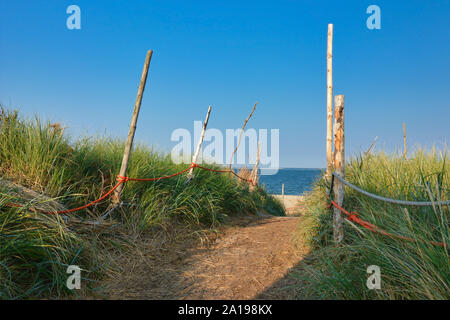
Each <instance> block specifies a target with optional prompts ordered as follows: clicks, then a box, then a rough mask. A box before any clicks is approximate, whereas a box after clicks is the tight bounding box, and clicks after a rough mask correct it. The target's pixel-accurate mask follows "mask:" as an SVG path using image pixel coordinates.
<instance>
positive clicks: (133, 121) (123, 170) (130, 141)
mask: <svg viewBox="0 0 450 320" xmlns="http://www.w3.org/2000/svg"><path fill="white" fill-rule="evenodd" d="M152 54H153V50H148V51H147V56H146V58H145V63H144V70H143V71H142V76H141V82H140V83H139V88H138V93H137V97H136V103H135V104H134V111H133V116H132V117H131V124H130V131H129V132H128V138H127V142H126V144H125V150H124V152H123V158H122V166H121V167H120V173H119V175H121V176H123V177H125V176H126V174H127V168H128V160H129V159H130V153H131V148H132V146H133V139H134V133H135V132H136V123H137V120H138V116H139V110H140V108H141V102H142V95H143V93H144V89H145V83H146V81H147V74H148V68H149V66H150V60H151V59H152ZM123 186H124V185H123V183H122V184H121V185H120V186H119V187H118V188H117V189H116V190H115V191H114V195H113V198H112V201H113V203H114V204H116V205H117V204H119V202H120V194H121V193H122V190H123Z"/></svg>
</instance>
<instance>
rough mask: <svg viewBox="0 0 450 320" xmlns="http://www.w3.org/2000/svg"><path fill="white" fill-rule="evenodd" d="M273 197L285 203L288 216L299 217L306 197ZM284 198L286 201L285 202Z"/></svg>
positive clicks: (276, 195)
mask: <svg viewBox="0 0 450 320" xmlns="http://www.w3.org/2000/svg"><path fill="white" fill-rule="evenodd" d="M272 196H273V197H275V198H276V199H278V200H280V201H281V203H283V205H284V208H285V210H286V214H287V215H297V214H299V212H300V208H301V202H302V200H303V197H304V196H294V195H284V196H282V195H281V194H273V195H272ZM283 197H284V200H283Z"/></svg>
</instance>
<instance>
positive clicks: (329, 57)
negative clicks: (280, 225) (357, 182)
mask: <svg viewBox="0 0 450 320" xmlns="http://www.w3.org/2000/svg"><path fill="white" fill-rule="evenodd" d="M327 40H328V41H327V172H326V177H327V179H328V180H329V179H330V177H331V171H332V170H333V150H332V149H333V25H332V24H329V25H328V39H327Z"/></svg>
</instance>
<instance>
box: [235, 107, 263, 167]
mask: <svg viewBox="0 0 450 320" xmlns="http://www.w3.org/2000/svg"><path fill="white" fill-rule="evenodd" d="M257 104H258V102H256V103H255V105H254V106H253V109H252V112H250V114H249V116H248V117H247V119H245V121H244V125H243V126H242V129H241V132H240V134H239V140H238V144H237V146H236V148H235V149H234V151H233V153H232V154H231V158H230V166H229V168H230V169H231V164H232V163H233V157H234V154H235V153H236V151H237V150H238V148H239V145H240V144H241V138H242V134H243V133H244V129H245V126H246V125H247V122H248V120H250V118H251V117H252V115H253V112H255V109H256V105H257Z"/></svg>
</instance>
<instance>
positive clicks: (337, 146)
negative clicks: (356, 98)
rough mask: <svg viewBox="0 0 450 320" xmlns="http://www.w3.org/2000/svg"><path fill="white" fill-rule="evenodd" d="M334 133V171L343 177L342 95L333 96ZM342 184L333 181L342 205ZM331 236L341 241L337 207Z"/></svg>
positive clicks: (340, 226) (341, 223)
mask: <svg viewBox="0 0 450 320" xmlns="http://www.w3.org/2000/svg"><path fill="white" fill-rule="evenodd" d="M334 103H335V114H334V116H335V120H334V121H335V123H334V126H335V134H334V167H335V170H336V173H337V174H339V175H340V176H341V177H343V178H344V177H345V136H344V96H343V95H337V96H336V97H335V101H334ZM344 190H345V189H344V184H343V183H342V182H341V181H340V180H338V179H335V181H334V201H335V202H336V203H337V204H338V205H340V206H342V204H343V202H344ZM333 238H334V241H335V242H336V243H341V242H342V240H343V239H344V218H343V217H342V213H341V211H340V210H339V209H337V208H334V212H333Z"/></svg>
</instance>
